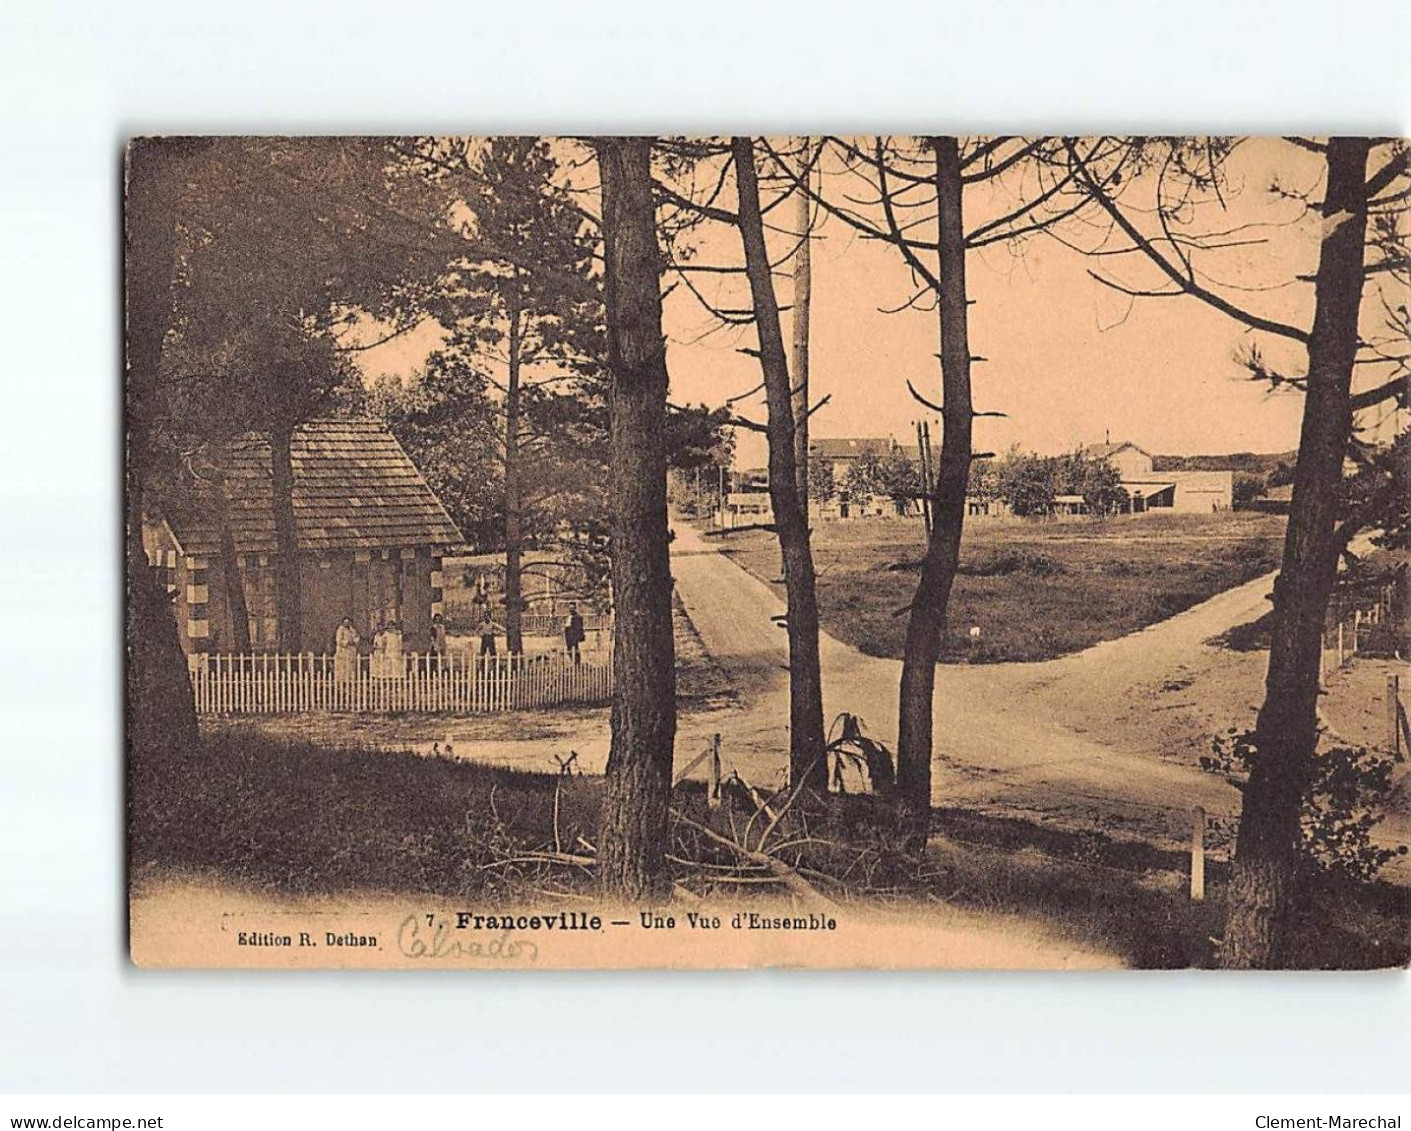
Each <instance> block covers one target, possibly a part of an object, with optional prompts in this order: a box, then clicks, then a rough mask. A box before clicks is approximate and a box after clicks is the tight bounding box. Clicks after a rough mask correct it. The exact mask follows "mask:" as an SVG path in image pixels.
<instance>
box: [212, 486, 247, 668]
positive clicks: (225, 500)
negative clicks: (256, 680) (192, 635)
mask: <svg viewBox="0 0 1411 1131" xmlns="http://www.w3.org/2000/svg"><path fill="white" fill-rule="evenodd" d="M218 506H219V507H220V566H221V579H222V581H223V582H224V589H225V615H226V620H227V621H229V623H230V647H231V650H232V651H233V652H236V653H238V654H239V655H241V656H246V655H249V654H250V653H251V652H253V651H254V648H253V647H252V646H251V644H250V610H249V608H248V606H247V605H246V604H245V579H244V576H243V574H242V571H241V569H240V557H239V554H238V553H237V552H236V548H235V532H234V531H233V530H232V529H231V525H230V493H229V491H228V490H227V489H226V487H225V485H224V484H221V486H220V494H219V502H218Z"/></svg>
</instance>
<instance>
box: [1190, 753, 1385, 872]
mask: <svg viewBox="0 0 1411 1131" xmlns="http://www.w3.org/2000/svg"><path fill="white" fill-rule="evenodd" d="M1210 746H1211V755H1210V756H1208V757H1202V758H1201V759H1200V768H1201V769H1202V770H1205V771H1206V772H1207V773H1212V774H1226V775H1228V774H1248V773H1249V771H1250V770H1251V769H1252V768H1253V767H1254V764H1255V762H1256V761H1257V759H1258V753H1259V750H1258V747H1257V745H1256V744H1255V732H1254V731H1252V730H1246V731H1240V730H1236V729H1235V728H1234V727H1231V728H1230V730H1229V731H1227V732H1226V733H1225V734H1220V735H1216V736H1215V738H1214V739H1213V740H1212V741H1211V744H1210ZM1396 761H1397V760H1395V759H1392V758H1387V757H1384V756H1382V755H1380V754H1375V753H1373V752H1371V751H1369V750H1367V749H1366V748H1365V747H1361V746H1333V747H1330V748H1328V749H1326V750H1320V751H1319V752H1318V754H1317V755H1316V756H1315V758H1314V769H1313V781H1312V784H1311V786H1310V787H1309V790H1308V793H1307V795H1306V796H1305V797H1304V799H1303V815H1302V818H1301V820H1300V822H1299V826H1300V831H1301V833H1302V840H1301V842H1300V846H1299V847H1300V851H1301V862H1300V863H1301V868H1302V871H1303V873H1304V875H1305V877H1306V878H1309V879H1325V880H1327V879H1331V880H1343V881H1351V882H1355V883H1365V882H1368V881H1370V880H1374V879H1376V877H1377V873H1378V872H1380V871H1381V870H1382V868H1383V867H1384V866H1385V865H1386V864H1387V863H1388V862H1389V861H1391V860H1392V859H1394V858H1395V857H1397V856H1404V855H1406V851H1407V850H1406V845H1404V844H1402V845H1398V846H1397V847H1396V848H1382V847H1380V846H1379V845H1375V844H1373V843H1372V837H1371V834H1372V830H1373V829H1374V828H1376V827H1377V825H1379V824H1380V823H1381V821H1382V814H1381V813H1380V812H1379V811H1378V810H1379V809H1380V807H1381V806H1382V805H1383V804H1384V802H1385V801H1386V798H1387V797H1388V795H1389V794H1390V792H1391V784H1392V782H1391V778H1392V772H1393V770H1394V768H1395V765H1396Z"/></svg>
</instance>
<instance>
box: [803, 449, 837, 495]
mask: <svg viewBox="0 0 1411 1131" xmlns="http://www.w3.org/2000/svg"><path fill="white" fill-rule="evenodd" d="M808 494H809V498H810V499H812V500H813V501H814V502H815V503H818V504H823V503H829V502H832V501H833V500H834V499H836V498H837V497H838V480H837V478H836V475H835V473H834V470H833V461H832V460H827V459H819V458H818V457H817V456H810V457H809V460H808Z"/></svg>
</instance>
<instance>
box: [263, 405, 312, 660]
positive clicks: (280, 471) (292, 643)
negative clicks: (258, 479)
mask: <svg viewBox="0 0 1411 1131" xmlns="http://www.w3.org/2000/svg"><path fill="white" fill-rule="evenodd" d="M293 433H294V426H293V425H292V424H285V423H276V424H274V425H273V426H272V427H271V428H270V434H269V451H270V473H271V482H270V491H271V492H272V496H273V505H274V548H275V561H274V600H275V615H276V616H277V617H278V619H279V649H280V651H282V652H286V653H294V652H302V651H303V650H304V618H303V610H302V607H301V602H302V598H303V587H302V583H301V580H300V577H299V535H298V528H297V526H296V524H295V519H294V463H293V457H292V455H291V453H290V445H291V443H292V442H293Z"/></svg>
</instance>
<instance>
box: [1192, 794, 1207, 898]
mask: <svg viewBox="0 0 1411 1131" xmlns="http://www.w3.org/2000/svg"><path fill="white" fill-rule="evenodd" d="M1194 817H1195V819H1194V821H1193V822H1192V824H1191V902H1193V903H1200V902H1201V901H1202V900H1203V899H1204V898H1205V809H1204V807H1203V806H1200V805H1197V806H1196V807H1195V815H1194Z"/></svg>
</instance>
